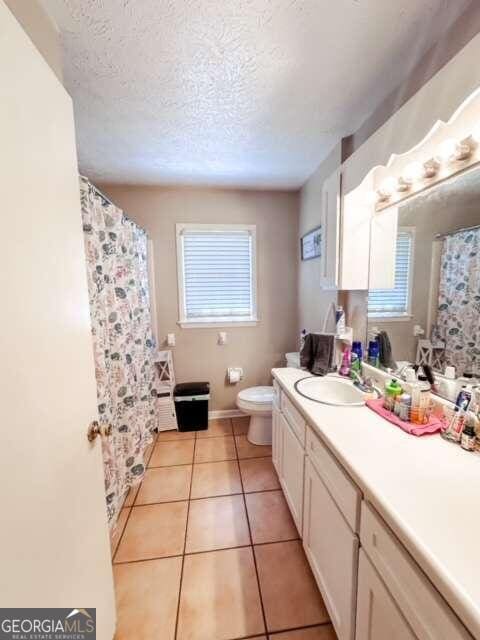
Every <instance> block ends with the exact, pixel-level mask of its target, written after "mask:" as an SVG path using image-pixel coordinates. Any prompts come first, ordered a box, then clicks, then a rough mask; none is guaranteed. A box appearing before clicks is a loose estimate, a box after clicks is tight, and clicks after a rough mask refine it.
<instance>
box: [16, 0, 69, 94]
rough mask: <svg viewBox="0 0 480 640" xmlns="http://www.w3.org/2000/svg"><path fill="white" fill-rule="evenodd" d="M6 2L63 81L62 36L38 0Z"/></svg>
mask: <svg viewBox="0 0 480 640" xmlns="http://www.w3.org/2000/svg"><path fill="white" fill-rule="evenodd" d="M5 4H6V5H7V7H8V8H9V9H10V11H11V12H12V13H13V15H14V16H15V18H16V19H17V20H18V22H19V23H20V25H21V26H22V28H23V30H24V31H25V32H26V33H27V35H28V36H29V38H30V40H31V41H32V42H33V44H34V45H35V46H36V47H37V49H38V51H39V52H40V53H41V54H42V56H43V58H44V59H45V60H46V62H47V63H48V64H49V65H50V68H51V69H52V71H53V72H54V73H55V75H56V76H57V78H58V79H59V80H60V82H62V83H63V73H62V55H61V46H60V36H59V33H58V31H57V28H56V26H55V25H54V23H53V22H52V20H51V19H50V17H49V16H48V15H47V14H46V12H45V11H44V9H43V7H42V6H41V5H40V3H39V2H38V1H37V0H5Z"/></svg>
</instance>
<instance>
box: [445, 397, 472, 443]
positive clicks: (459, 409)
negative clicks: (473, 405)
mask: <svg viewBox="0 0 480 640" xmlns="http://www.w3.org/2000/svg"><path fill="white" fill-rule="evenodd" d="M471 401H472V392H471V390H469V389H467V387H464V388H463V389H462V390H461V391H460V393H459V394H458V396H457V401H456V403H455V408H454V410H453V415H452V419H451V420H450V424H449V425H448V427H447V429H446V430H445V431H443V432H442V436H443V437H444V438H445V439H446V440H451V441H453V442H460V439H461V437H462V432H463V427H464V425H465V420H466V417H467V412H468V409H469V407H470V402H471Z"/></svg>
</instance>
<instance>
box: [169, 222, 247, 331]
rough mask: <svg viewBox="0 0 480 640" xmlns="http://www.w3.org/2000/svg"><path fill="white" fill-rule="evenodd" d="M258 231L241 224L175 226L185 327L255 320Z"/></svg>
mask: <svg viewBox="0 0 480 640" xmlns="http://www.w3.org/2000/svg"><path fill="white" fill-rule="evenodd" d="M255 229H256V228H255V226H251V225H239V224H238V225H237V224H226V225H221V224H220V225H209V224H177V269H178V304H179V315H180V318H179V324H180V325H181V326H182V327H183V326H185V327H189V326H190V327H191V326H204V327H205V326H208V325H212V324H213V325H217V326H218V325H220V324H230V323H242V324H255V323H256V322H257V308H256V297H257V292H256V269H255V263H256V255H255V254H256V233H255Z"/></svg>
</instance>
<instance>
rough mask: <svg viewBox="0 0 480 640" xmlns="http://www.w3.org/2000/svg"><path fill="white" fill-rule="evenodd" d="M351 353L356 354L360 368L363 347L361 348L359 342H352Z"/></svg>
mask: <svg viewBox="0 0 480 640" xmlns="http://www.w3.org/2000/svg"><path fill="white" fill-rule="evenodd" d="M352 353H356V354H357V357H358V360H359V362H360V366H361V364H362V360H363V347H362V343H361V342H360V340H354V341H353V342H352Z"/></svg>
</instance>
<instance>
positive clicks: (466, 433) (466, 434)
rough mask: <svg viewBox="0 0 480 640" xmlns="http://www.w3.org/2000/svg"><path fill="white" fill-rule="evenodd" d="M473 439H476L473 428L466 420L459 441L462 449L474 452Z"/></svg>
mask: <svg viewBox="0 0 480 640" xmlns="http://www.w3.org/2000/svg"><path fill="white" fill-rule="evenodd" d="M475 439H476V434H475V427H474V425H473V423H472V422H470V421H469V420H467V422H466V425H465V427H464V429H463V432H462V437H461V440H460V444H461V446H462V449H465V451H474V450H475Z"/></svg>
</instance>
